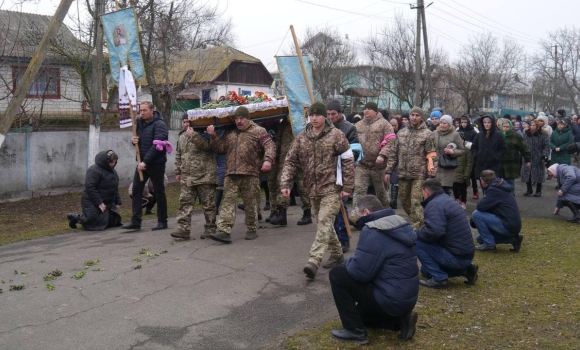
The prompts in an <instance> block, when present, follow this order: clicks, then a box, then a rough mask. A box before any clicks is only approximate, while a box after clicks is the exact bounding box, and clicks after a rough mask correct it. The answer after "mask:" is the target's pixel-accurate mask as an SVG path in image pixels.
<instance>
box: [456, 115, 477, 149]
mask: <svg viewBox="0 0 580 350" xmlns="http://www.w3.org/2000/svg"><path fill="white" fill-rule="evenodd" d="M470 119H471V118H467V126H466V127H465V128H464V127H463V126H462V125H460V126H459V129H457V132H458V133H459V135H460V136H461V138H462V139H463V140H464V141H465V142H471V143H473V141H474V140H475V137H476V136H477V131H475V128H474V127H473V125H472V124H471V120H470Z"/></svg>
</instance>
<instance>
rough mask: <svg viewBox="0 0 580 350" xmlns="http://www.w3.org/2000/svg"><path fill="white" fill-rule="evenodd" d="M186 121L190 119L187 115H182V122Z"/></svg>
mask: <svg viewBox="0 0 580 350" xmlns="http://www.w3.org/2000/svg"><path fill="white" fill-rule="evenodd" d="M185 119H189V117H188V116H187V113H183V114H182V115H181V120H185Z"/></svg>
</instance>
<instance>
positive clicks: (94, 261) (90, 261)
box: [85, 259, 101, 266]
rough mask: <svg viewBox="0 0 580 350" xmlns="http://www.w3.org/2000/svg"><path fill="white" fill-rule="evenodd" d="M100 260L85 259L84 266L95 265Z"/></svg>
mask: <svg viewBox="0 0 580 350" xmlns="http://www.w3.org/2000/svg"><path fill="white" fill-rule="evenodd" d="M100 262H101V260H99V259H95V260H87V261H85V266H93V265H96V264H98V263H100Z"/></svg>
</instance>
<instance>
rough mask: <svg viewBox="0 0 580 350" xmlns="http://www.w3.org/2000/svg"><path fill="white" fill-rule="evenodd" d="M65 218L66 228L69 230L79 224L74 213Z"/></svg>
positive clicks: (77, 217)
mask: <svg viewBox="0 0 580 350" xmlns="http://www.w3.org/2000/svg"><path fill="white" fill-rule="evenodd" d="M66 218H67V219H68V227H70V228H77V224H78V223H79V215H78V214H75V213H69V214H68V215H67V216H66Z"/></svg>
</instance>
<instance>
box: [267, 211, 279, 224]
mask: <svg viewBox="0 0 580 350" xmlns="http://www.w3.org/2000/svg"><path fill="white" fill-rule="evenodd" d="M276 216H278V211H277V210H272V211H270V216H268V218H266V222H270V221H271V220H272V219H273V218H275V217H276Z"/></svg>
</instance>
